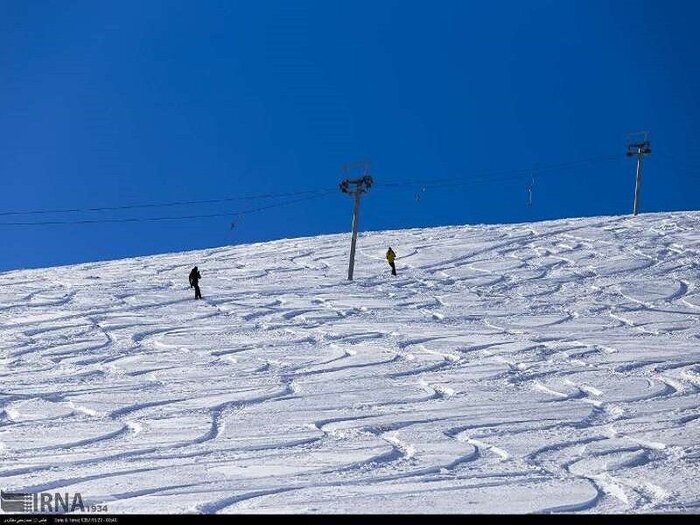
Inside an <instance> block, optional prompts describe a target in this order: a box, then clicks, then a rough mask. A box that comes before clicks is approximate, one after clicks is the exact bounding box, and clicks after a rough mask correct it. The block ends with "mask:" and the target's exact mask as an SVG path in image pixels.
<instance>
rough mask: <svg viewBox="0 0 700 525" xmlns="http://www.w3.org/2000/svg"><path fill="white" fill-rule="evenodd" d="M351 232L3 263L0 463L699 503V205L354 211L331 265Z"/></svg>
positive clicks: (496, 508)
mask: <svg viewBox="0 0 700 525" xmlns="http://www.w3.org/2000/svg"><path fill="white" fill-rule="evenodd" d="M349 241H350V239H349V235H331V236H324V237H316V238H305V239H291V240H282V241H276V242H270V243H263V244H255V245H246V246H235V247H225V248H218V249H211V250H204V251H198V252H189V253H180V254H169V255H161V256H155V257H142V258H135V259H128V260H120V261H111V262H100V263H94V264H82V265H77V266H70V267H58V268H49V269H42V270H26V271H13V272H7V273H3V274H0V290H2V296H1V298H0V488H3V489H5V490H13V491H32V492H35V491H49V492H56V491H60V492H65V491H69V492H71V493H74V492H80V493H81V494H82V496H83V499H84V501H85V503H86V504H107V505H108V510H109V512H110V513H180V512H197V513H210V512H222V513H236V512H246V513H257V512H262V513H265V512H295V513H296V512H302V513H309V512H332V513H357V512H361V513H374V512H389V513H394V512H401V513H406V512H408V513H473V512H479V513H484V512H485V513H503V512H508V513H511V512H512V513H526V512H528V513H529V512H575V511H580V512H595V513H608V512H611V513H612V512H698V511H699V510H700V483H699V482H698V480H699V479H700V439H699V438H700V287H698V277H699V276H700V213H697V212H683V213H663V214H649V215H642V216H639V217H637V218H631V217H595V218H587V219H572V220H558V221H550V222H543V223H530V224H519V225H497V226H474V227H468V226H464V227H445V228H433V229H422V230H404V231H390V232H374V233H369V234H364V235H361V237H360V239H359V247H358V259H357V264H356V268H355V275H356V279H355V281H354V282H352V283H350V282H348V281H347V280H346V267H347V253H348V249H349ZM388 245H391V246H392V247H393V248H394V250H395V251H396V253H397V255H398V259H397V267H398V276H397V277H392V276H391V275H390V272H389V267H388V265H387V263H386V261H385V260H384V253H385V251H386V248H387V246H388ZM195 264H196V265H198V266H199V268H200V271H201V273H202V281H201V285H202V293H203V295H204V300H203V301H194V299H193V296H194V293H193V291H192V290H191V289H190V288H189V287H188V283H187V275H188V273H189V270H190V268H191V267H192V266H194V265H195Z"/></svg>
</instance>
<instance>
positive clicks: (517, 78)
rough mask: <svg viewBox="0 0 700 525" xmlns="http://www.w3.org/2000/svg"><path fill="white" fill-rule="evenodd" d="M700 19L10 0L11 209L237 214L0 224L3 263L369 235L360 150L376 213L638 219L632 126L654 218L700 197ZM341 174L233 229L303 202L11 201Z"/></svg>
mask: <svg viewBox="0 0 700 525" xmlns="http://www.w3.org/2000/svg"><path fill="white" fill-rule="evenodd" d="M698 15H700V4H699V3H697V2H685V1H675V2H674V1H664V2H659V1H645V0H641V1H634V2H632V1H630V2H623V1H616V2H610V1H602V0H600V1H595V0H587V1H573V0H571V1H568V0H567V1H563V0H556V1H539V0H528V1H526V2H524V1H522V0H513V1H505V0H504V1H490V2H475V1H474V2H472V1H457V0H455V1H440V0H438V1H435V2H417V1H416V2H411V1H405V0H404V1H389V0H373V1H364V0H353V1H352V2H350V1H340V0H338V1H332V2H330V1H321V0H318V1H317V0H313V1H312V0H307V1H297V0H285V1H281V0H280V1H271V0H256V1H253V0H250V1H246V2H237V1H209V0H198V1H197V2H194V1H189V2H176V1H172V0H169V1H162V2H161V1H153V0H139V1H129V0H122V1H119V2H92V1H84V2H81V1H75V2H64V1H49V2H45V1H42V2H35V1H28V0H22V1H10V0H5V1H3V2H1V3H0V70H2V72H3V74H2V82H0V110H1V112H0V114H1V115H2V119H0V176H1V177H2V187H3V191H2V192H1V193H0V214H2V213H5V215H0V223H8V222H15V223H16V222H47V221H48V222H51V221H80V220H94V221H100V220H104V219H110V220H112V219H122V218H128V219H132V218H147V217H163V216H191V215H208V214H211V215H217V214H221V215H223V216H221V217H209V218H198V219H188V220H177V221H157V222H125V223H103V222H97V223H89V224H69V225H65V224H64V225H34V226H13V225H8V224H0V231H1V233H2V238H3V242H2V246H3V250H2V252H0V253H1V255H0V270H3V269H4V270H6V269H11V268H29V267H41V266H50V265H56V264H66V263H73V262H83V261H91V260H102V259H111V258H119V257H127V256H135V255H146V254H154V253H162V252H171V251H183V250H190V249H198V248H204V247H212V246H221V245H225V244H237V243H245V242H255V241H263V240H270V239H277V238H283V237H295V236H305V235H315V234H322V233H335V232H345V231H349V229H350V225H351V211H352V203H351V201H350V199H349V198H348V197H346V196H344V195H342V194H341V193H340V192H339V191H333V190H335V189H336V188H337V185H338V182H339V181H340V180H341V179H342V178H343V174H342V172H341V169H340V168H341V165H342V164H344V163H347V162H351V161H355V160H360V159H370V160H371V161H372V174H373V176H374V178H375V181H376V183H377V186H376V187H375V188H374V189H373V190H372V191H371V193H370V194H369V195H368V196H367V197H366V198H364V199H363V203H362V214H361V220H360V225H361V228H362V229H371V230H378V229H394V228H408V227H424V226H434V225H443V224H468V223H469V224H475V223H498V222H520V221H532V220H542V219H550V218H558V217H575V216H590V215H599V214H623V213H629V211H630V210H631V207H632V197H633V190H634V163H633V161H632V160H630V159H626V158H624V152H625V142H626V140H627V138H626V135H625V134H626V133H627V132H630V131H636V130H640V129H648V130H650V131H651V135H650V139H651V141H652V149H653V154H652V156H651V157H649V158H648V159H647V160H646V162H645V172H644V175H645V177H644V185H643V190H642V199H641V209H642V211H643V212H644V211H666V210H689V209H699V208H700V104H698V102H697V97H698V93H700V67H698V66H699V63H698V62H699V61H698V52H699V51H700V45H699V44H700V38H699V37H698V31H697V28H696V21H697V19H698ZM613 155H619V158H609V157H611V156H613ZM603 157H606V158H608V160H600V161H597V162H591V163H588V164H586V163H584V162H582V161H586V160H588V159H601V158H603ZM579 161H581V162H579ZM567 163H572V164H569V165H568V167H562V168H559V169H556V170H554V169H552V170H547V169H546V167H547V166H551V165H559V164H567ZM538 167H539V168H540V169H541V171H540V172H538V171H537V170H536V168H538ZM530 168H535V186H534V192H533V206H532V207H531V208H530V207H528V206H527V185H528V184H529V181H530V176H529V175H528V174H527V173H528V170H529V169H530ZM442 179H454V180H456V181H460V182H459V184H458V185H449V186H442V187H441V186H440V185H439V184H437V182H436V181H439V180H442ZM470 181H471V182H470ZM383 183H402V184H398V185H395V184H393V185H388V186H385V187H382V186H381V184H383ZM323 189H328V190H329V191H330V193H328V194H327V195H324V196H321V197H319V198H316V199H313V200H308V201H305V202H300V203H296V204H290V205H289V206H286V207H277V208H270V209H267V210H265V211H261V212H258V213H252V214H248V215H244V216H241V217H240V218H238V219H237V220H236V225H235V226H234V227H233V228H231V227H230V223H231V220H232V219H233V217H234V215H235V214H236V213H237V212H240V211H242V210H248V209H256V208H259V207H265V206H268V205H271V204H276V203H279V202H284V201H287V200H295V199H297V198H299V197H293V196H287V197H277V198H254V199H247V200H229V201H225V202H212V203H200V204H197V205H179V206H169V207H164V208H136V209H127V210H103V211H99V212H80V213H60V214H56V213H54V214H28V215H8V214H7V212H17V211H36V210H47V209H49V210H52V209H64V208H69V209H85V208H96V207H115V206H124V205H130V204H142V203H145V204H150V203H171V202H173V201H192V200H220V199H223V198H236V197H240V196H247V197H249V196H251V195H260V194H270V193H272V194H280V193H293V192H297V191H302V190H314V191H315V190H323ZM417 194H420V199H418V198H417ZM396 238H397V236H394V239H396ZM393 245H394V246H393V247H394V248H395V249H396V250H397V252H399V254H400V249H401V246H400V236H398V242H397V240H394V241H393Z"/></svg>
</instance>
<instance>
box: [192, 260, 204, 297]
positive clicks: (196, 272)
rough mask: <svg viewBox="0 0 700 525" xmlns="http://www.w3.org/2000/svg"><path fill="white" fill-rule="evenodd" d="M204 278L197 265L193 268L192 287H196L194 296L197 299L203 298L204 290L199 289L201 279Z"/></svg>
mask: <svg viewBox="0 0 700 525" xmlns="http://www.w3.org/2000/svg"><path fill="white" fill-rule="evenodd" d="M201 278H202V275H201V274H200V273H199V270H198V269H197V267H196V266H195V267H194V268H192V271H191V272H190V288H194V298H195V299H201V298H202V292H201V291H200V289H199V280H200V279H201Z"/></svg>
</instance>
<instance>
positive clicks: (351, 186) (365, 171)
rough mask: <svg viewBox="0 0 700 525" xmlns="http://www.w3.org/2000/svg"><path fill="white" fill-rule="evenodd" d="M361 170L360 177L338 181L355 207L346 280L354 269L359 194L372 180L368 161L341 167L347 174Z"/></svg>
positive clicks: (372, 182) (364, 191) (341, 189)
mask: <svg viewBox="0 0 700 525" xmlns="http://www.w3.org/2000/svg"><path fill="white" fill-rule="evenodd" d="M358 169H361V170H362V177H360V178H357V179H345V180H343V181H342V182H341V183H340V191H342V192H343V193H345V194H347V195H351V196H353V197H354V198H355V207H354V208H353V212H352V243H351V244H350V262H349V264H348V281H352V274H353V271H354V269H355V245H356V244H357V228H358V223H359V220H360V196H361V195H362V194H363V193H367V192H368V191H369V189H370V188H371V187H372V184H374V180H373V179H372V177H371V175H370V174H369V170H370V163H369V162H367V161H362V162H353V163H350V164H345V165H344V166H343V167H342V170H343V172H344V173H345V174H346V175H348V174H349V173H350V172H351V171H353V170H358Z"/></svg>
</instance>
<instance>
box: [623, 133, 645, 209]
mask: <svg viewBox="0 0 700 525" xmlns="http://www.w3.org/2000/svg"><path fill="white" fill-rule="evenodd" d="M631 135H644V139H643V140H642V141H641V142H631V143H629V144H627V156H628V157H637V180H636V183H635V185H634V208H633V209H632V214H633V215H637V214H638V213H639V192H640V191H641V188H642V160H643V159H644V157H646V156H647V155H649V154H650V153H651V147H650V146H651V144H650V142H649V140H647V137H648V135H649V132H648V131H640V132H638V133H630V134H629V135H628V136H631Z"/></svg>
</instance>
